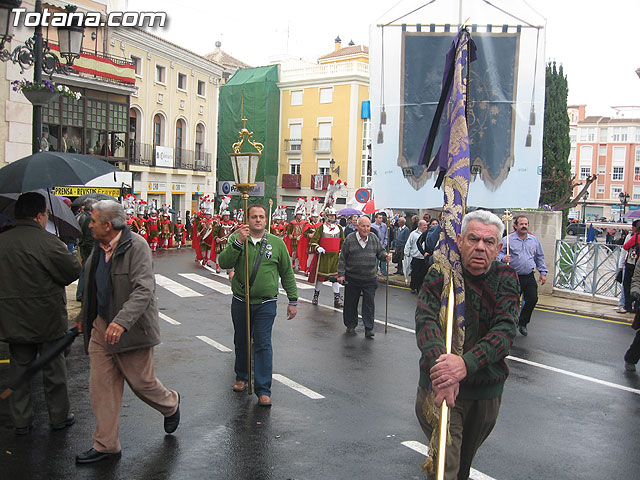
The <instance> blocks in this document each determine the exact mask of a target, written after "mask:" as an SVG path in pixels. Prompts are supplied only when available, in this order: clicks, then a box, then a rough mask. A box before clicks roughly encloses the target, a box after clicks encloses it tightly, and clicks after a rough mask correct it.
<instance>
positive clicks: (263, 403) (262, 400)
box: [258, 395, 271, 407]
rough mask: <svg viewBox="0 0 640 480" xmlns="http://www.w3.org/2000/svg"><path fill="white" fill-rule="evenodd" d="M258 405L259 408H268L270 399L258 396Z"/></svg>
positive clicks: (265, 396) (266, 396)
mask: <svg viewBox="0 0 640 480" xmlns="http://www.w3.org/2000/svg"><path fill="white" fill-rule="evenodd" d="M258 405H260V406H261V407H270V406H271V397H270V396H268V395H260V396H259V397H258Z"/></svg>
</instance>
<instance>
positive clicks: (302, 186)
mask: <svg viewBox="0 0 640 480" xmlns="http://www.w3.org/2000/svg"><path fill="white" fill-rule="evenodd" d="M278 63H280V81H279V83H278V87H279V88H280V108H281V115H280V119H281V123H280V138H281V145H280V154H279V172H280V173H279V175H278V178H279V183H278V193H277V194H278V205H287V206H293V205H295V202H296V198H297V197H299V196H305V197H307V199H309V198H310V197H312V196H319V197H324V195H325V193H326V192H325V191H326V187H327V184H328V181H329V180H330V179H333V180H334V181H337V180H338V179H340V180H342V181H343V182H347V187H348V188H347V189H348V193H347V195H345V196H343V197H342V198H340V197H339V198H338V199H337V200H336V207H337V208H338V209H340V206H341V205H344V204H345V203H346V201H347V199H348V198H351V197H352V196H353V194H354V192H355V190H356V189H358V188H360V187H364V186H366V185H367V184H368V183H369V182H370V180H371V149H370V144H371V119H370V114H368V113H369V104H368V101H369V49H368V47H365V46H362V45H354V44H353V42H351V43H350V44H349V46H347V47H344V48H342V46H341V41H340V38H336V41H335V49H334V51H333V52H331V53H329V54H327V55H324V56H322V57H320V58H319V59H318V63H317V64H311V63H309V62H301V61H300V60H296V61H294V60H283V61H281V62H278ZM363 104H364V105H363ZM363 117H366V118H363Z"/></svg>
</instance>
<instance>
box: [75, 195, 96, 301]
mask: <svg viewBox="0 0 640 480" xmlns="http://www.w3.org/2000/svg"><path fill="white" fill-rule="evenodd" d="M94 203H95V200H94V199H93V198H87V199H86V200H85V201H84V203H83V205H82V207H83V208H82V212H81V213H80V215H78V225H80V238H78V253H79V254H80V264H81V265H82V270H81V271H80V278H79V279H78V288H77V289H76V301H78V302H81V301H82V291H83V287H84V263H85V261H86V260H87V258H88V257H89V255H90V254H91V250H93V235H91V229H90V228H89V221H90V220H91V206H92V205H93V204H94Z"/></svg>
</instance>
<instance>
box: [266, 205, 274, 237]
mask: <svg viewBox="0 0 640 480" xmlns="http://www.w3.org/2000/svg"><path fill="white" fill-rule="evenodd" d="M272 209H273V199H271V198H270V199H269V220H267V221H268V222H269V223H268V224H267V232H269V233H271V210H272Z"/></svg>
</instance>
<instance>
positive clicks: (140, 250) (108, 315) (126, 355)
mask: <svg viewBox="0 0 640 480" xmlns="http://www.w3.org/2000/svg"><path fill="white" fill-rule="evenodd" d="M89 227H90V228H91V230H92V232H93V237H94V238H95V240H96V242H95V246H94V248H93V251H92V252H91V255H90V256H89V258H88V259H87V261H86V263H85V267H86V270H85V286H84V293H83V299H84V301H83V303H82V311H81V313H80V316H79V317H78V319H77V320H76V322H77V324H78V326H79V328H81V330H82V331H83V332H84V338H85V348H86V350H87V352H88V353H89V357H90V360H91V373H90V380H89V382H90V383H89V393H90V396H91V405H92V407H93V412H94V415H95V417H96V428H95V430H94V431H93V440H94V444H93V447H92V448H90V449H89V450H87V451H86V452H83V453H81V454H79V455H77V456H76V462H77V463H93V462H97V461H100V460H104V459H108V458H119V457H120V454H121V453H120V450H121V447H120V441H119V439H118V417H119V416H120V405H121V403H122V394H123V390H124V381H125V380H126V381H127V383H128V384H129V386H130V387H131V389H132V390H133V392H134V393H135V394H136V395H137V396H138V397H139V398H140V399H141V400H142V401H144V402H145V403H147V404H148V405H150V406H151V407H153V408H155V409H156V410H158V411H159V412H160V413H162V415H164V430H165V432H166V433H173V432H174V431H175V430H176V428H178V423H179V422H180V408H179V405H180V395H179V394H178V392H175V391H172V390H168V389H167V388H165V387H164V385H163V384H162V383H161V382H160V381H159V380H158V379H157V378H156V376H155V374H154V369H153V347H154V346H155V345H158V344H159V343H160V328H159V326H158V307H157V305H156V292H155V278H154V275H153V267H152V261H151V250H150V249H149V245H148V244H147V242H146V241H145V240H144V238H142V237H141V236H139V235H133V234H132V233H131V230H129V227H127V224H126V216H125V213H124V210H123V208H122V206H121V205H120V204H119V203H116V202H114V201H112V200H103V201H100V202H97V203H96V204H94V205H93V211H92V213H91V222H90V224H89Z"/></svg>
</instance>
